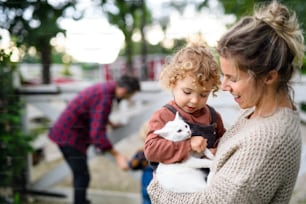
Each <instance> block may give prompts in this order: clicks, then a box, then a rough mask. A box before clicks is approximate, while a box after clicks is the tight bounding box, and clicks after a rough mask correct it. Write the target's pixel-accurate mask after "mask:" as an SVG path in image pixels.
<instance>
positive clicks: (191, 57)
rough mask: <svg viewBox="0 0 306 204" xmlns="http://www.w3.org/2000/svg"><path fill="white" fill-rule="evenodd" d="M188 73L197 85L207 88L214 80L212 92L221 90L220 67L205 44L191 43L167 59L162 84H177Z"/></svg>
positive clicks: (162, 73) (169, 86) (169, 85)
mask: <svg viewBox="0 0 306 204" xmlns="http://www.w3.org/2000/svg"><path fill="white" fill-rule="evenodd" d="M187 75H189V76H191V77H193V78H194V79H195V85H196V86H201V87H202V88H203V89H205V84H206V82H207V81H211V82H212V93H213V95H214V96H215V95H216V94H215V93H216V92H217V91H218V90H219V85H220V84H221V81H220V69H219V65H218V63H217V62H216V60H215V58H214V56H213V55H212V54H211V52H210V50H209V49H208V48H207V47H206V46H205V45H199V44H195V43H193V44H190V45H187V46H186V47H184V48H182V49H181V50H179V51H178V52H177V53H176V54H175V55H174V56H173V57H172V58H171V59H170V60H167V62H166V64H165V65H164V67H163V70H162V72H161V74H160V78H159V80H160V84H161V86H163V87H164V88H166V89H170V88H172V87H173V86H175V84H176V82H177V81H178V80H181V79H183V78H185V77H186V76H187Z"/></svg>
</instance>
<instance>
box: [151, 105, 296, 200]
mask: <svg viewBox="0 0 306 204" xmlns="http://www.w3.org/2000/svg"><path fill="white" fill-rule="evenodd" d="M251 111H252V110H246V111H245V112H244V113H243V114H242V116H241V117H240V118H239V119H238V121H237V122H236V124H235V125H233V126H232V127H231V128H230V129H229V130H228V131H227V132H226V133H225V134H224V136H223V137H222V138H221V140H220V143H219V146H218V150H217V153H216V159H215V162H214V166H213V168H212V171H213V172H214V173H215V176H214V178H213V180H212V185H211V186H209V187H207V188H205V189H203V191H201V192H197V193H173V192H169V191H165V190H164V189H162V187H160V185H159V183H158V182H157V181H156V179H153V181H152V182H151V184H150V185H149V187H148V191H149V194H150V197H151V200H152V203H153V204H168V203H171V204H179V203H182V204H188V203H190V204H191V203H192V204H195V203H205V204H207V203H216V204H223V203H228V204H233V203H235V204H240V203H241V204H248V203H253V204H265V203H270V204H274V203H275V204H282V203H289V200H290V197H291V194H292V191H293V188H294V185H295V182H296V178H297V174H298V171H299V166H300V155H301V132H300V121H299V115H298V112H296V111H292V110H290V109H287V108H281V109H279V110H278V111H277V112H275V113H274V114H273V115H271V116H269V117H265V118H256V119H247V116H248V115H249V114H250V113H251Z"/></svg>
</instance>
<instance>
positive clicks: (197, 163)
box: [181, 157, 213, 168]
mask: <svg viewBox="0 0 306 204" xmlns="http://www.w3.org/2000/svg"><path fill="white" fill-rule="evenodd" d="M212 162H213V161H212V160H209V159H201V158H195V157H189V159H187V160H186V161H184V162H182V163H181V164H182V165H183V166H185V167H190V168H210V167H211V166H212Z"/></svg>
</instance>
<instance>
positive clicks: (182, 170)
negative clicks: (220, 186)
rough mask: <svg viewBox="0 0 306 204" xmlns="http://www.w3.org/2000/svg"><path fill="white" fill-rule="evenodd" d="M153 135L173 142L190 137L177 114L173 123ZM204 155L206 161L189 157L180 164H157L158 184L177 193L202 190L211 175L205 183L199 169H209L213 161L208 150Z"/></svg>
mask: <svg viewBox="0 0 306 204" xmlns="http://www.w3.org/2000/svg"><path fill="white" fill-rule="evenodd" d="M154 133H155V134H158V135H159V136H161V137H164V138H165V139H167V140H170V141H174V142H177V141H182V140H185V139H187V138H190V137H191V130H190V127H189V125H188V124H187V123H186V122H185V121H184V120H183V119H182V118H181V117H180V116H179V113H178V112H176V115H175V119H174V120H173V121H169V122H167V123H166V124H165V126H164V127H163V128H162V129H160V130H156V131H155V132H154ZM204 154H205V156H206V157H207V158H208V159H205V158H203V159H201V158H196V157H193V156H189V158H188V159H187V160H185V161H183V162H181V163H173V164H164V163H159V165H158V167H157V169H156V178H157V180H158V182H159V183H160V184H161V186H162V187H164V188H165V189H167V190H170V191H173V192H177V193H183V192H198V191H201V190H203V189H204V188H205V187H206V186H207V185H209V183H210V180H211V177H212V175H211V174H210V175H208V178H207V183H206V181H205V174H204V172H203V171H202V170H200V168H210V167H211V165H212V160H213V159H214V155H213V154H212V153H211V152H210V151H209V150H208V149H206V150H205V153H204Z"/></svg>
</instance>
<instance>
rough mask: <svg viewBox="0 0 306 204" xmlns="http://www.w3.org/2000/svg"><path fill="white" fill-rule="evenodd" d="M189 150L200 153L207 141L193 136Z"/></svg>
mask: <svg viewBox="0 0 306 204" xmlns="http://www.w3.org/2000/svg"><path fill="white" fill-rule="evenodd" d="M190 146H191V150H193V151H195V152H198V153H201V152H204V150H205V149H206V147H207V139H205V138H204V137H202V136H193V137H191V139H190Z"/></svg>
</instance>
